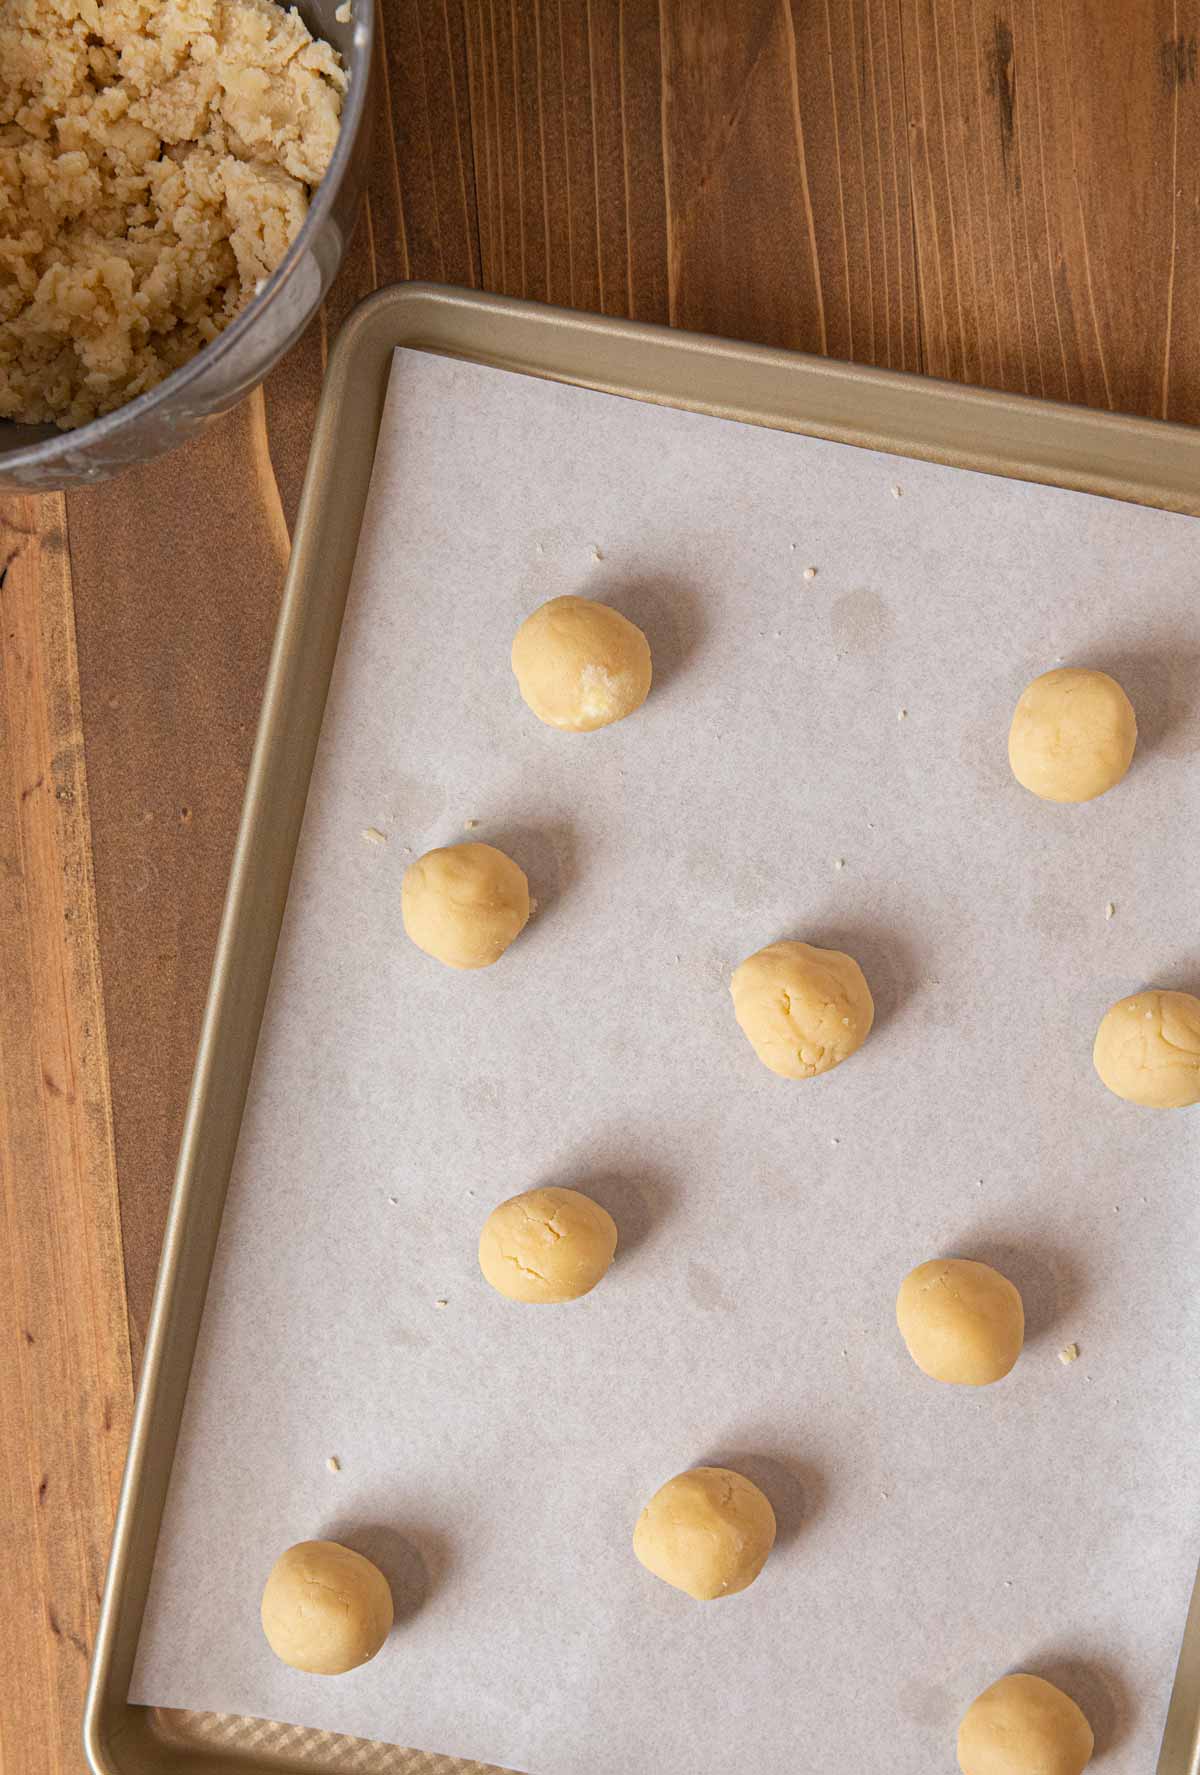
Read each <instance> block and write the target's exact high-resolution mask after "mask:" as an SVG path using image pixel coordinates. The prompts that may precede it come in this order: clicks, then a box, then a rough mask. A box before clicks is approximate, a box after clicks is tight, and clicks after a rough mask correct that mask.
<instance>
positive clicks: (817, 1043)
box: [729, 942, 875, 1079]
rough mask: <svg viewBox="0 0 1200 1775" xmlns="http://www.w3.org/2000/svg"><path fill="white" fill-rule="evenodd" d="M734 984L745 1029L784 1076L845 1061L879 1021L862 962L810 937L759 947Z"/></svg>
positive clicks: (802, 1075) (808, 1074)
mask: <svg viewBox="0 0 1200 1775" xmlns="http://www.w3.org/2000/svg"><path fill="white" fill-rule="evenodd" d="M729 990H730V992H731V993H732V994H733V1010H734V1015H735V1016H736V1018H737V1020H738V1023H739V1025H740V1026H741V1029H742V1032H743V1034H744V1035H745V1036H746V1037H747V1038H748V1040H749V1042H750V1045H751V1047H752V1048H753V1049H754V1052H755V1053H756V1054H757V1055H758V1057H759V1059H760V1060H761V1061H762V1063H763V1065H764V1066H768V1067H770V1069H771V1071H772V1072H774V1073H778V1074H779V1076H780V1078H785V1079H811V1078H816V1076H817V1074H818V1073H822V1072H829V1071H831V1070H832V1068H833V1067H835V1066H840V1065H841V1063H842V1061H843V1060H848V1059H849V1058H850V1056H851V1054H853V1053H854V1052H855V1050H856V1049H858V1048H861V1047H862V1044H863V1043H864V1042H865V1041H866V1039H867V1036H868V1035H869V1034H870V1031H871V1025H872V1023H873V1022H874V1020H875V1005H874V1001H873V1000H872V998H871V989H870V987H869V986H868V985H867V982H866V980H865V979H864V978H863V971H862V969H861V968H860V967H859V965H858V963H857V962H856V961H855V960H854V959H853V957H851V956H849V955H843V954H842V952H841V950H840V949H817V948H816V947H814V945H813V944H811V943H791V942H785V943H771V944H769V945H768V947H767V948H766V949H760V950H759V951H758V952H757V954H755V955H752V956H750V957H749V958H748V959H747V960H746V961H744V962H742V964H741V966H740V967H738V968H736V969H735V970H734V974H733V978H732V980H731V981H730V983H729Z"/></svg>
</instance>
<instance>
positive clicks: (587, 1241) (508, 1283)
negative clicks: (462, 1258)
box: [479, 1187, 617, 1306]
mask: <svg viewBox="0 0 1200 1775" xmlns="http://www.w3.org/2000/svg"><path fill="white" fill-rule="evenodd" d="M616 1249H617V1226H616V1222H615V1221H614V1220H613V1217H612V1215H611V1214H609V1213H608V1211H607V1209H604V1208H602V1207H601V1206H600V1204H599V1202H593V1201H592V1198H591V1197H590V1196H585V1195H583V1194H582V1193H581V1192H580V1191H579V1190H574V1189H559V1188H556V1187H549V1188H545V1189H531V1190H526V1192H525V1194H524V1195H521V1196H512V1197H510V1198H509V1200H508V1201H507V1202H501V1204H500V1206H499V1207H498V1208H493V1209H492V1212H491V1213H490V1214H489V1215H488V1217H487V1219H486V1221H485V1222H484V1224H483V1232H482V1233H481V1234H480V1236H479V1267H480V1269H481V1270H482V1271H483V1274H484V1278H485V1280H487V1281H488V1282H490V1283H491V1285H492V1287H493V1288H494V1289H495V1290H496V1292H497V1293H498V1294H503V1295H505V1296H506V1297H507V1298H508V1299H509V1300H520V1301H526V1302H528V1303H529V1304H531V1305H535V1306H541V1305H548V1304H550V1303H552V1302H558V1301H564V1300H578V1299H579V1297H580V1295H582V1294H588V1293H590V1292H591V1290H592V1289H593V1288H594V1287H595V1286H596V1284H597V1282H599V1281H600V1279H601V1278H602V1277H603V1276H604V1274H605V1273H606V1271H607V1269H608V1266H609V1264H610V1263H611V1262H612V1260H613V1254H614V1252H615V1251H616Z"/></svg>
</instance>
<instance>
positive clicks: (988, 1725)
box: [958, 1676, 1095, 1775]
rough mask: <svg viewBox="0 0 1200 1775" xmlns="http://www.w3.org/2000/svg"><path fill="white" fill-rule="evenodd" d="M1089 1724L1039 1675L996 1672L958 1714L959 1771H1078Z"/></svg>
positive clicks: (1087, 1749)
mask: <svg viewBox="0 0 1200 1775" xmlns="http://www.w3.org/2000/svg"><path fill="white" fill-rule="evenodd" d="M1094 1742H1095V1741H1094V1739H1093V1737H1092V1728H1091V1727H1090V1726H1089V1725H1088V1723H1087V1720H1086V1719H1085V1718H1084V1716H1083V1714H1082V1713H1081V1712H1080V1710H1079V1708H1078V1707H1076V1705H1075V1703H1074V1702H1073V1701H1072V1699H1071V1697H1070V1696H1069V1695H1064V1694H1063V1692H1062V1690H1061V1689H1056V1688H1055V1686H1054V1684H1053V1683H1048V1682H1046V1681H1044V1680H1043V1678H1042V1677H1040V1676H1002V1677H1001V1678H1000V1681H999V1682H998V1683H993V1684H992V1686H991V1688H990V1689H985V1690H984V1691H983V1694H982V1695H981V1696H980V1697H979V1699H978V1701H973V1702H972V1703H971V1705H970V1707H968V1709H967V1711H966V1713H965V1714H964V1715H963V1721H962V1724H961V1725H960V1726H959V1728H958V1766H959V1768H960V1769H961V1770H962V1772H963V1775H1081V1771H1082V1770H1083V1769H1085V1768H1086V1767H1087V1765H1088V1763H1089V1762H1090V1761H1091V1757H1092V1747H1093V1744H1094Z"/></svg>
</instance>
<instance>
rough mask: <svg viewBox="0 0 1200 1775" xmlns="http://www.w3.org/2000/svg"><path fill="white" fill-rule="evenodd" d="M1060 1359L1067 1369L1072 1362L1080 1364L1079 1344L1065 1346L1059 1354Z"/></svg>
mask: <svg viewBox="0 0 1200 1775" xmlns="http://www.w3.org/2000/svg"><path fill="white" fill-rule="evenodd" d="M1058 1359H1059V1361H1060V1362H1061V1363H1062V1364H1063V1366H1064V1367H1066V1365H1067V1364H1068V1363H1070V1362H1078V1360H1079V1345H1078V1344H1064V1345H1063V1347H1062V1349H1061V1350H1060V1351H1059V1352H1058Z"/></svg>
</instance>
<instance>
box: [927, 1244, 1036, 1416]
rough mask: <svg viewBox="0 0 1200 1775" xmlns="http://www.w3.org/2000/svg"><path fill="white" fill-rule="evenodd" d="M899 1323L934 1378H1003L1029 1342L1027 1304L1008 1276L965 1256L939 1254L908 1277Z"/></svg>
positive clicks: (971, 1382)
mask: <svg viewBox="0 0 1200 1775" xmlns="http://www.w3.org/2000/svg"><path fill="white" fill-rule="evenodd" d="M896 1323H897V1325H899V1327H900V1335H901V1337H902V1338H903V1339H904V1341H905V1343H906V1344H907V1345H908V1353H909V1355H910V1356H911V1357H912V1359H913V1361H914V1362H915V1363H916V1365H917V1367H918V1368H919V1369H920V1370H921V1371H922V1373H923V1374H927V1375H929V1377H930V1379H931V1380H935V1381H945V1382H947V1383H948V1384H949V1385H951V1386H956V1387H988V1386H990V1385H991V1384H992V1382H993V1381H999V1380H1003V1378H1004V1376H1005V1375H1006V1374H1007V1373H1008V1372H1009V1370H1010V1369H1011V1368H1012V1366H1013V1364H1014V1363H1015V1362H1016V1360H1017V1357H1018V1356H1019V1355H1020V1354H1021V1346H1022V1344H1023V1343H1024V1342H1025V1309H1024V1307H1023V1306H1022V1304H1021V1296H1020V1294H1019V1292H1018V1291H1017V1289H1016V1288H1015V1287H1014V1286H1013V1284H1012V1283H1011V1282H1010V1281H1009V1280H1008V1277H1007V1276H1002V1275H1001V1274H1000V1272H999V1270H994V1269H992V1268H991V1266H990V1265H988V1264H986V1263H973V1262H972V1261H971V1259H970V1258H966V1257H944V1258H935V1259H934V1261H933V1262H932V1263H921V1264H918V1265H917V1267H916V1269H915V1270H912V1271H911V1272H910V1273H909V1274H908V1275H907V1276H905V1278H904V1280H903V1282H902V1283H901V1284H900V1293H899V1295H898V1296H897V1299H896Z"/></svg>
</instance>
